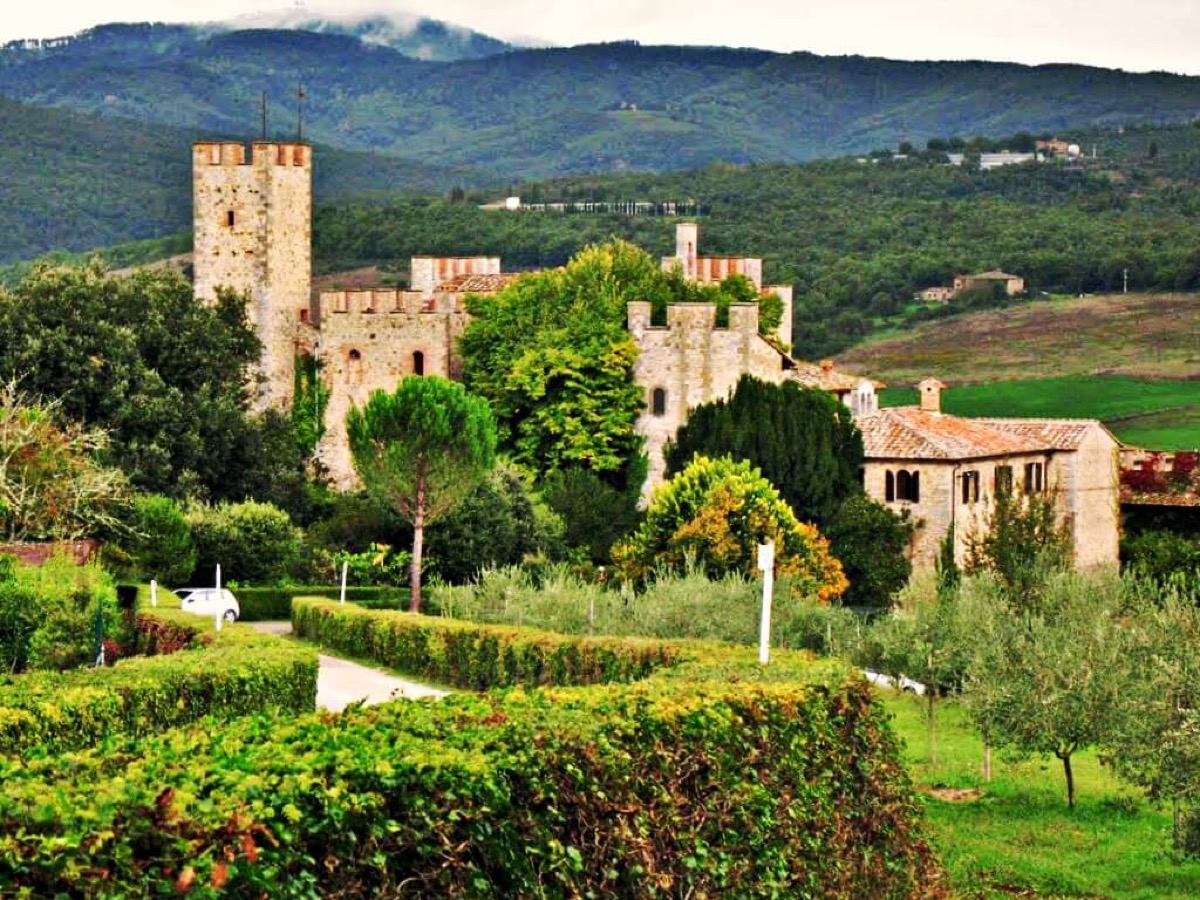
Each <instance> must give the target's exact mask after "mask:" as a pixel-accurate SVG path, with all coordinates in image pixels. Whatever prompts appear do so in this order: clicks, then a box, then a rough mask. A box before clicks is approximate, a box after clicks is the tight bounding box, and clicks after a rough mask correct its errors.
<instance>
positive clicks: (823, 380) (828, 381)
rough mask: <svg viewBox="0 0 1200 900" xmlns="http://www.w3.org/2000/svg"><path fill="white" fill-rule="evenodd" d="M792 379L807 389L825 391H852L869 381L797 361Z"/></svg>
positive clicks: (792, 372)
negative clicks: (814, 388) (813, 388)
mask: <svg viewBox="0 0 1200 900" xmlns="http://www.w3.org/2000/svg"><path fill="white" fill-rule="evenodd" d="M790 377H791V378H792V379H793V380H795V381H798V382H800V383H801V384H802V385H804V386H805V387H816V388H820V389H821V390H823V391H852V390H854V389H855V388H857V387H858V386H859V385H860V384H862V383H863V382H864V381H867V380H869V379H866V378H863V376H861V375H850V374H849V373H847V372H839V371H837V370H836V369H827V368H825V367H823V366H819V365H817V364H816V363H810V362H800V361H799V360H797V361H796V367H795V368H794V369H792V370H791V374H790Z"/></svg>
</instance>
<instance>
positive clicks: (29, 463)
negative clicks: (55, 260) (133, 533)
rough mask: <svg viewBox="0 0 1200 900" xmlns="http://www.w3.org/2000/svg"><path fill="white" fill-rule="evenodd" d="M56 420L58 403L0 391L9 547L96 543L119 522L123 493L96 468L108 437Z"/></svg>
mask: <svg viewBox="0 0 1200 900" xmlns="http://www.w3.org/2000/svg"><path fill="white" fill-rule="evenodd" d="M2 305H3V297H2V295H0V308H2ZM0 333H4V332H3V325H2V324H0ZM2 353H3V350H2V349H0V354H2ZM61 414H62V408H61V405H60V404H59V403H57V402H43V401H40V400H38V399H37V398H36V397H34V396H33V395H31V394H28V393H26V392H24V391H22V390H20V389H19V388H18V387H17V383H16V382H15V381H10V382H8V383H7V384H3V385H0V536H3V537H4V538H5V539H7V540H10V541H11V540H31V539H40V540H46V539H51V540H59V539H73V538H78V537H85V536H96V535H98V534H99V533H100V532H102V531H104V530H106V529H111V528H113V527H115V526H117V525H118V523H119V520H120V516H121V512H122V510H123V508H124V506H125V504H126V503H127V501H128V486H127V483H126V480H125V477H124V476H123V475H122V474H121V472H120V471H118V470H117V469H114V468H112V467H110V466H107V465H105V464H104V463H103V462H102V461H101V455H102V453H103V452H104V451H105V450H106V449H107V448H108V439H107V436H106V435H105V434H104V433H103V432H101V431H96V430H89V429H86V428H83V427H82V426H80V425H77V424H75V423H72V422H69V421H65V420H64V419H63V418H62V415H61Z"/></svg>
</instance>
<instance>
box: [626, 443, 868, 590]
mask: <svg viewBox="0 0 1200 900" xmlns="http://www.w3.org/2000/svg"><path fill="white" fill-rule="evenodd" d="M767 542H773V543H774V544H775V570H776V571H777V572H778V573H779V574H780V575H787V576H790V578H791V585H792V590H793V591H794V592H795V593H797V594H798V595H800V596H810V597H813V598H815V599H818V600H820V601H822V602H828V601H829V600H831V599H833V598H835V597H838V596H840V595H841V594H842V593H843V592H844V591H845V589H846V578H845V575H844V574H843V573H842V568H841V565H840V564H839V563H838V561H837V560H836V559H835V558H834V557H833V556H832V554H831V553H830V551H829V542H828V541H827V540H825V538H824V537H822V536H821V534H820V533H819V532H818V531H817V530H816V528H814V527H813V526H811V525H805V524H802V523H801V522H799V521H798V520H797V519H796V516H795V514H794V513H793V512H792V510H791V507H789V506H788V505H787V504H786V503H785V502H784V501H783V500H782V499H781V498H780V496H779V493H778V492H777V491H776V490H775V488H774V487H773V486H772V485H771V483H770V482H769V481H767V480H766V479H765V478H764V477H763V476H762V474H761V473H760V472H759V471H758V470H757V469H756V468H754V467H753V466H752V465H751V464H750V463H748V462H745V461H743V462H733V461H732V460H730V459H728V458H725V459H716V460H712V459H708V458H707V457H704V456H696V457H695V458H693V460H692V462H691V464H690V465H688V467H687V468H685V469H684V470H683V471H682V472H680V473H679V474H678V475H676V476H674V477H673V478H671V479H670V480H668V481H667V482H665V483H664V484H662V485H660V486H659V488H658V489H657V490H656V491H655V492H654V495H653V496H652V497H651V499H650V505H649V507H648V508H647V510H646V518H645V521H643V523H642V524H641V525H640V526H639V527H638V529H637V531H636V532H634V534H633V535H632V536H631V537H630V538H629V539H628V540H627V541H625V542H624V543H622V544H620V545H619V546H618V547H617V548H616V549H615V550H614V551H613V558H614V563H615V565H616V568H617V570H618V571H619V572H620V574H621V576H622V577H623V578H625V579H626V580H629V581H633V582H639V583H640V582H644V581H645V580H646V579H647V577H648V576H649V575H650V574H651V573H652V572H653V571H654V570H655V569H656V568H658V569H666V570H675V571H682V570H683V569H684V568H685V567H686V566H687V565H688V564H689V563H690V562H696V563H702V564H703V565H704V566H705V568H706V569H707V570H708V572H709V573H710V574H712V575H715V576H721V575H724V574H726V573H730V572H742V573H744V574H746V575H753V574H754V572H755V567H756V565H757V559H758V549H757V548H758V545H759V544H764V543H767Z"/></svg>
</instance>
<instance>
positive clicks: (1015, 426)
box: [974, 419, 1116, 450]
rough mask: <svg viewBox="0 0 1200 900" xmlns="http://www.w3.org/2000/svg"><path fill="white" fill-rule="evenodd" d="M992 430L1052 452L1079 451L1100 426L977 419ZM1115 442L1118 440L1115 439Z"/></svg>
mask: <svg viewBox="0 0 1200 900" xmlns="http://www.w3.org/2000/svg"><path fill="white" fill-rule="evenodd" d="M974 421H976V422H983V423H984V424H985V425H990V426H991V427H992V428H999V429H1000V430H1001V431H1006V432H1008V433H1009V434H1013V435H1016V436H1018V437H1021V438H1025V439H1026V440H1030V441H1039V442H1042V443H1045V444H1046V445H1047V446H1049V448H1050V449H1052V450H1078V449H1079V445H1080V444H1082V443H1083V439H1084V438H1085V437H1087V433H1088V432H1089V431H1090V430H1091V429H1092V428H1093V427H1095V426H1096V425H1098V424H1099V422H1097V421H1096V420H1095V419H975V420H974ZM1101 427H1103V426H1101ZM1114 440H1116V439H1115V438H1114Z"/></svg>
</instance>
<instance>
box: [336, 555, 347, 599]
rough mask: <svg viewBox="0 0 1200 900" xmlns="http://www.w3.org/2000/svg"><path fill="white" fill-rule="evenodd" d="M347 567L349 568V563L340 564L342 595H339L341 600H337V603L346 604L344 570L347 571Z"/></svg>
mask: <svg viewBox="0 0 1200 900" xmlns="http://www.w3.org/2000/svg"><path fill="white" fill-rule="evenodd" d="M349 566H350V563H348V562H343V563H342V593H341V599H339V600H338V603H345V602H346V569H348V568H349Z"/></svg>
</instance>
